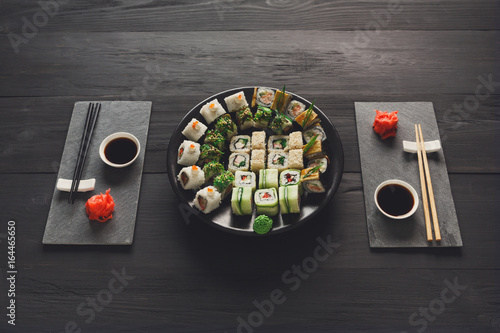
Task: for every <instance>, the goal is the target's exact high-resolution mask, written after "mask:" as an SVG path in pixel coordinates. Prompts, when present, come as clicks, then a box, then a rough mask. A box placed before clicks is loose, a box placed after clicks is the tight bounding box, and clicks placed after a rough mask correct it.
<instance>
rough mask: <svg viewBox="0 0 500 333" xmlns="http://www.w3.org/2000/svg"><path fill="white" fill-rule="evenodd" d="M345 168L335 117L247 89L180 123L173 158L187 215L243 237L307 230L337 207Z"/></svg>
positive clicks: (282, 93) (210, 102)
mask: <svg viewBox="0 0 500 333" xmlns="http://www.w3.org/2000/svg"><path fill="white" fill-rule="evenodd" d="M343 167H344V155H343V149H342V143H341V141H340V138H339V135H338V133H337V131H336V129H335V127H334V126H333V124H332V123H331V122H330V120H329V119H328V117H327V116H326V115H325V114H324V113H323V112H322V111H321V110H320V109H319V108H318V107H317V106H316V105H314V102H312V103H311V102H310V101H308V100H306V99H304V98H302V97H300V96H298V95H296V94H293V93H291V92H288V91H286V90H285V89H284V88H283V89H276V88H267V87H242V88H235V89H231V90H228V91H224V92H221V93H218V94H215V95H213V96H211V97H208V98H206V99H205V100H203V101H201V102H200V103H199V104H198V105H196V106H194V107H193V108H192V109H191V110H190V111H189V112H188V113H187V114H186V115H185V116H184V118H183V119H182V120H181V121H180V123H179V124H178V126H177V128H176V129H175V130H174V132H173V133H172V136H171V139H170V143H169V147H168V152H167V171H168V176H169V180H170V183H171V185H172V188H173V189H174V191H175V193H176V194H177V196H178V198H179V199H180V200H181V202H182V203H183V204H184V205H185V207H187V209H189V210H190V211H191V212H192V213H193V214H195V215H196V216H198V217H199V218H200V219H201V220H202V221H204V222H206V223H208V224H209V225H211V226H214V227H216V228H218V229H221V230H224V231H228V232H231V233H235V234H241V235H254V236H255V235H259V234H266V235H272V234H277V233H281V232H284V231H288V230H291V229H293V228H296V227H298V226H300V225H302V224H304V223H305V222H307V221H308V220H310V219H311V218H312V217H313V216H314V215H315V214H317V213H318V212H319V211H320V210H321V209H322V208H323V207H324V206H325V205H327V204H328V202H329V201H330V200H331V199H332V197H333V196H334V194H335V192H336V190H337V188H338V186H339V184H340V180H341V177H342V172H343ZM266 225H267V227H266Z"/></svg>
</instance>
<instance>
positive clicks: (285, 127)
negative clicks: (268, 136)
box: [269, 113, 293, 134]
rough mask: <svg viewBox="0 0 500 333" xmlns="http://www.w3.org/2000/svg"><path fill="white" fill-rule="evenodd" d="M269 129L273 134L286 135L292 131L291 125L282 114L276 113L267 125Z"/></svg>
mask: <svg viewBox="0 0 500 333" xmlns="http://www.w3.org/2000/svg"><path fill="white" fill-rule="evenodd" d="M269 129H270V130H272V131H273V132H274V133H275V134H288V133H290V131H291V130H292V129H293V124H292V121H291V120H290V119H288V117H287V116H285V115H284V114H283V113H278V114H276V117H274V119H273V120H272V121H271V123H270V124H269Z"/></svg>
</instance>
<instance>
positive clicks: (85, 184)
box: [56, 178, 95, 192]
mask: <svg viewBox="0 0 500 333" xmlns="http://www.w3.org/2000/svg"><path fill="white" fill-rule="evenodd" d="M72 183H73V181H72V180H71V179H64V178H59V179H58V180H57V185H56V188H57V189H58V190H59V191H63V192H69V191H71V184H72ZM94 188H95V178H90V179H82V180H80V184H79V185H78V192H88V191H92V190H93V189H94Z"/></svg>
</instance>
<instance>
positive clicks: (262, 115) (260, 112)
mask: <svg viewBox="0 0 500 333" xmlns="http://www.w3.org/2000/svg"><path fill="white" fill-rule="evenodd" d="M272 118H273V110H271V109H270V108H268V107H264V106H259V107H258V108H257V111H256V112H255V115H254V116H253V126H254V127H255V128H260V129H264V128H267V126H268V125H269V121H270V120H271V119H272Z"/></svg>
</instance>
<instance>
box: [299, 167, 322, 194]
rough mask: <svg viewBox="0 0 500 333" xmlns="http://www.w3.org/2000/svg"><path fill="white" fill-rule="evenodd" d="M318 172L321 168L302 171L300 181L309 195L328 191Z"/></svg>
mask: <svg viewBox="0 0 500 333" xmlns="http://www.w3.org/2000/svg"><path fill="white" fill-rule="evenodd" d="M318 170H319V166H316V167H314V168H307V169H304V170H302V171H301V174H300V180H301V181H302V186H303V187H304V189H305V190H306V191H307V192H309V193H323V192H325V191H326V189H325V186H324V185H323V183H322V181H321V179H320V174H319V171H318Z"/></svg>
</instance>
